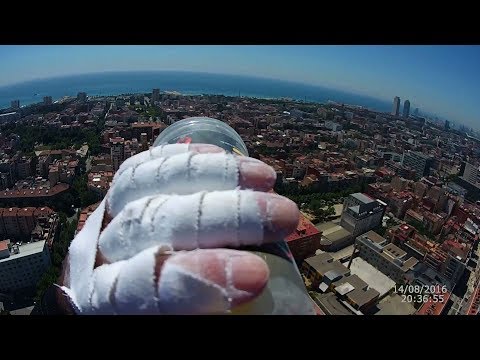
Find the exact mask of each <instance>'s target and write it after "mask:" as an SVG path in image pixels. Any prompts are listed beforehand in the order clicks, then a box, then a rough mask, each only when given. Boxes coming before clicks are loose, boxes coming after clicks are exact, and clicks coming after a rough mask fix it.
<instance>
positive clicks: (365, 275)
mask: <svg viewBox="0 0 480 360" xmlns="http://www.w3.org/2000/svg"><path fill="white" fill-rule="evenodd" d="M350 271H351V273H352V275H358V277H359V278H360V279H362V280H363V281H365V282H366V283H367V284H368V286H370V287H371V288H373V289H375V290H377V291H378V292H379V293H380V296H383V295H384V294H386V293H388V292H389V291H390V289H392V288H393V286H394V285H395V281H393V280H392V279H390V278H389V277H388V276H386V275H384V274H383V273H382V272H381V271H380V270H377V269H375V268H374V267H373V266H372V265H370V264H369V263H367V262H366V261H365V260H363V259H362V258H360V257H356V258H355V259H353V260H352V265H351V266H350Z"/></svg>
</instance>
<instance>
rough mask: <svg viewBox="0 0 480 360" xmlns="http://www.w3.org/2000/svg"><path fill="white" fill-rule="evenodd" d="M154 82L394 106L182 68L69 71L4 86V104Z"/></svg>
mask: <svg viewBox="0 0 480 360" xmlns="http://www.w3.org/2000/svg"><path fill="white" fill-rule="evenodd" d="M153 88H159V89H160V90H161V91H171V92H178V93H181V94H184V95H201V94H218V95H226V96H239V95H240V96H247V97H256V98H290V99H294V100H301V101H307V102H317V103H326V102H328V101H334V102H338V103H343V104H350V105H359V106H362V107H365V108H368V109H371V110H376V111H381V112H389V111H390V110H391V106H392V105H391V103H390V102H387V101H384V100H380V99H376V98H373V97H369V96H364V95H358V94H354V93H349V92H345V91H340V90H335V89H330V88H328V87H322V86H314V85H307V84H303V83H297V82H291V81H284V80H275V79H267V78H260V77H252V76H240V75H223V74H210V73H198V72H184V71H181V72H180V71H141V72H139V71H136V72H104V73H91V74H81V75H70V76H62V77H55V78H47V79H38V80H32V81H28V82H23V83H18V84H14V85H7V86H2V87H0V108H8V107H10V102H11V101H12V100H20V106H25V105H30V104H34V103H39V102H41V101H43V97H44V96H47V95H48V96H52V99H53V101H55V100H59V99H61V98H62V97H64V96H76V95H77V93H78V92H80V91H84V92H86V93H87V95H89V96H109V95H119V94H130V93H149V92H151V91H152V89H153Z"/></svg>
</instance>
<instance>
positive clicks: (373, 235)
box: [364, 230, 386, 244]
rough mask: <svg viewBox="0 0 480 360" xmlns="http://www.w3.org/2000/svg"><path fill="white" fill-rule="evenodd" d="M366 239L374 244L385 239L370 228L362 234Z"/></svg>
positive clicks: (380, 242) (381, 242)
mask: <svg viewBox="0 0 480 360" xmlns="http://www.w3.org/2000/svg"><path fill="white" fill-rule="evenodd" d="M364 235H365V236H366V237H367V238H368V239H370V240H371V241H373V242H374V243H376V244H383V243H384V242H385V241H386V240H385V238H384V237H383V236H380V235H378V234H377V233H376V232H375V231H373V230H370V231H368V232H367V233H366V234H364Z"/></svg>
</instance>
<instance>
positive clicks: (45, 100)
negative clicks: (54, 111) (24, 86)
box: [43, 96, 52, 105]
mask: <svg viewBox="0 0 480 360" xmlns="http://www.w3.org/2000/svg"><path fill="white" fill-rule="evenodd" d="M43 105H52V97H51V96H44V97H43Z"/></svg>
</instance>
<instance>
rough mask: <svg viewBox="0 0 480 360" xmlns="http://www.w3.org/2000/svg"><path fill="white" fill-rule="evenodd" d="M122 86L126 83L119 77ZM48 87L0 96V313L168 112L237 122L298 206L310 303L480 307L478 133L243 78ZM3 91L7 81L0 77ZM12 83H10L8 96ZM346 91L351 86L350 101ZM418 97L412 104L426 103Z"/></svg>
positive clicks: (394, 101)
mask: <svg viewBox="0 0 480 360" xmlns="http://www.w3.org/2000/svg"><path fill="white" fill-rule="evenodd" d="M125 87H126V89H128V88H129V85H128V84H126V85H125ZM89 89H90V88H89V87H85V88H83V89H78V90H77V91H76V94H75V95H73V96H72V95H69V93H70V92H66V93H64V94H62V96H58V97H54V96H52V95H50V94H47V93H40V94H39V95H35V93H36V90H35V89H32V91H31V93H32V94H30V95H28V96H29V97H32V96H33V97H34V98H36V99H38V100H36V102H32V101H35V100H31V101H26V104H24V103H22V100H20V99H19V98H20V96H19V98H11V99H10V104H9V105H6V106H4V108H3V109H0V312H1V314H2V315H4V314H5V315H6V314H11V315H17V314H18V315H21V314H30V313H31V312H32V309H33V308H34V306H35V304H37V303H38V302H39V301H41V298H42V295H43V293H44V292H45V290H46V289H47V288H48V287H49V286H50V285H52V284H53V283H55V282H56V281H57V279H58V277H59V275H60V271H61V265H62V262H63V260H64V258H65V256H66V255H67V252H68V247H69V245H70V242H71V241H72V239H73V238H74V237H75V235H76V234H77V233H78V232H79V231H81V229H82V228H83V227H84V225H85V223H86V221H87V219H88V218H89V216H90V215H91V214H92V213H93V212H94V211H95V209H96V208H97V207H98V206H99V204H100V202H101V201H102V199H103V198H104V197H105V195H106V194H107V192H108V190H109V188H110V186H111V184H112V180H113V178H114V176H115V173H116V172H117V170H118V169H119V168H120V166H121V165H122V163H123V162H125V160H127V159H128V158H130V157H132V156H134V155H135V154H138V153H140V152H142V151H146V150H149V148H151V146H152V145H153V143H154V141H155V139H156V138H157V137H158V136H159V135H160V134H161V133H162V132H163V131H165V129H167V128H168V127H169V126H171V125H172V124H175V123H176V122H178V121H180V120H182V119H185V118H189V117H198V116H205V117H210V118H214V119H218V120H221V121H222V122H225V123H226V124H228V125H229V126H231V127H232V128H233V129H234V130H235V131H236V132H237V133H238V134H239V135H240V136H241V138H242V140H243V141H244V143H245V145H246V147H247V150H248V154H249V156H250V157H253V158H256V159H259V160H261V161H263V162H264V163H266V164H268V165H270V166H271V167H272V168H273V169H274V170H275V172H276V175H277V177H276V182H275V186H274V188H273V190H274V191H275V192H276V193H278V194H280V195H283V196H286V197H288V198H289V199H291V200H293V201H294V202H295V203H296V204H297V206H298V208H299V209H300V211H301V216H300V221H299V223H298V225H297V228H296V230H295V231H294V232H293V233H291V234H289V235H288V236H287V237H286V239H285V241H286V243H287V245H288V247H289V249H290V251H291V253H292V255H293V258H294V260H295V263H296V264H297V266H298V268H299V269H300V273H301V275H302V279H303V281H304V284H305V287H306V289H307V290H308V294H309V295H310V297H311V298H312V300H313V302H314V303H315V306H316V311H317V313H318V314H319V315H478V314H479V307H480V265H479V264H478V263H479V260H478V259H479V255H480V249H479V248H478V242H479V236H480V160H479V158H480V139H479V138H478V132H477V129H475V128H474V126H472V124H468V125H467V126H463V125H462V122H460V121H453V120H448V119H444V118H439V117H437V116H435V115H431V113H427V112H422V110H421V109H422V104H420V103H418V102H413V101H412V102H411V101H410V100H411V99H409V98H402V97H400V96H398V95H397V94H395V93H393V94H391V102H390V103H389V104H388V105H389V107H390V108H389V109H388V110H379V109H375V108H373V107H370V106H365V105H363V104H358V103H357V104H356V103H349V102H346V101H345V102H342V101H341V99H337V98H336V99H335V100H333V99H328V100H326V101H313V100H309V98H306V97H303V98H302V96H298V97H297V98H292V97H288V96H284V97H280V96H279V97H276V96H271V97H267V96H266V94H265V97H260V96H258V97H254V96H250V95H249V94H242V93H241V92H239V93H238V92H237V91H236V89H233V90H232V91H231V94H230V95H225V94H224V93H225V91H224V90H222V89H219V91H218V93H214V90H211V91H209V93H199V94H191V93H190V94H189V93H188V91H185V92H184V91H182V89H181V88H178V89H174V88H171V87H168V88H165V87H164V86H163V85H162V83H158V85H157V86H156V87H155V88H152V89H148V90H146V91H134V92H128V91H125V92H121V93H117V94H112V93H106V92H105V93H103V94H100V92H97V93H95V94H93V93H89V92H87V90H89ZM0 95H2V92H1V91H0ZM3 96H5V95H3ZM348 100H349V101H351V99H348ZM419 108H420V110H419Z"/></svg>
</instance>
